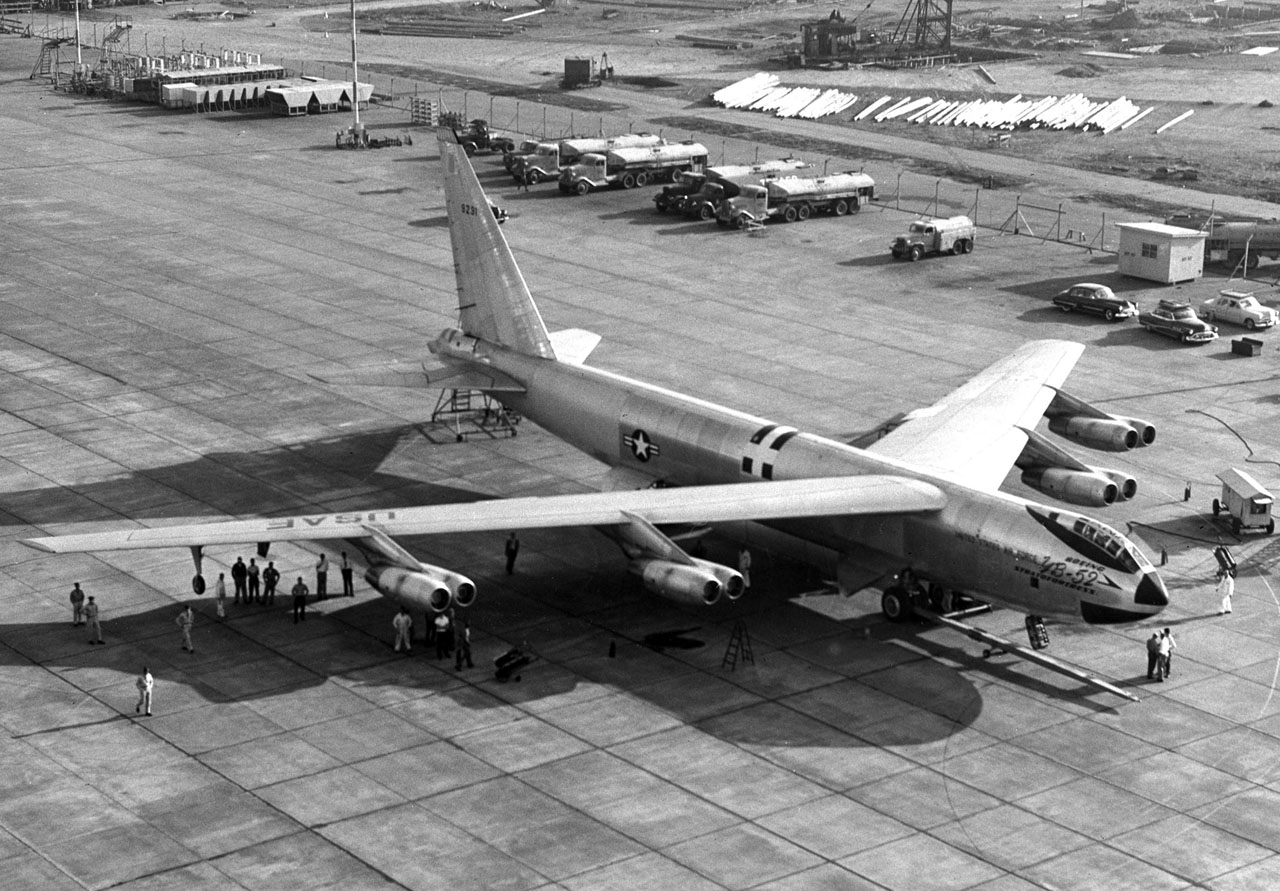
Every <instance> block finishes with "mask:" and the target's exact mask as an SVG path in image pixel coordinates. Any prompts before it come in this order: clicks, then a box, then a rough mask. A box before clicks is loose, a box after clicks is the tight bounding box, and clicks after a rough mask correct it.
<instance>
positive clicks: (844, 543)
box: [435, 332, 1168, 622]
mask: <svg viewBox="0 0 1280 891" xmlns="http://www.w3.org/2000/svg"><path fill="white" fill-rule="evenodd" d="M435 349H436V351H437V352H439V353H442V354H444V355H448V356H452V357H456V358H464V359H468V360H472V361H475V360H479V361H482V362H484V363H485V364H487V365H489V366H490V367H492V368H494V369H497V370H499V371H502V372H504V373H506V374H507V375H509V376H511V377H512V378H514V379H516V380H519V381H521V382H523V383H524V384H525V386H526V388H527V391H526V392H525V393H523V394H512V393H504V394H503V395H502V399H503V402H504V403H505V404H507V405H509V406H510V407H511V408H514V409H516V410H518V411H519V412H521V413H522V414H523V415H525V416H526V417H528V418H530V419H531V420H532V421H534V422H535V423H537V424H538V425H539V426H541V427H543V428H545V429H546V430H547V431H549V432H550V433H552V434H554V435H555V436H557V437H558V438H560V439H562V440H564V441H565V442H568V443H570V444H571V445H573V446H575V447H576V448H578V449H580V450H582V451H583V452H585V453H587V454H589V455H591V456H592V457H594V458H596V459H598V460H600V461H602V462H604V463H605V464H608V465H610V466H614V467H629V468H632V469H635V470H638V471H641V472H642V473H643V474H644V475H646V476H648V477H651V478H653V479H655V480H659V481H661V482H662V483H664V484H668V485H697V484H715V483H744V484H747V483H758V484H766V483H767V481H769V480H784V479H802V478H815V477H833V476H853V475H859V474H873V473H874V474H893V475H898V476H902V477H907V478H912V479H918V480H923V481H926V482H929V483H931V484H932V485H935V486H937V487H938V488H939V489H941V490H942V491H943V492H944V493H945V494H946V496H947V504H946V506H945V507H944V508H943V509H942V510H941V511H937V512H933V513H918V514H892V513H886V514H884V515H871V516H836V517H814V518H811V519H805V520H802V521H795V520H793V521H787V522H785V523H783V522H778V523H772V524H768V525H773V526H775V527H777V528H780V529H782V530H783V531H785V532H787V533H788V534H790V535H793V536H796V537H798V538H801V539H803V540H805V541H807V542H811V543H813V544H815V545H818V546H820V547H822V548H825V549H829V550H831V551H834V552H836V553H837V554H866V553H868V552H869V553H871V554H874V555H875V556H876V557H877V558H879V561H880V562H883V563H885V564H886V565H893V566H897V567H899V568H903V569H907V568H909V569H910V570H912V572H914V573H915V574H916V576H917V577H919V578H921V579H926V580H928V581H930V582H933V583H935V584H938V585H941V586H943V587H946V588H951V589H953V590H957V591H962V592H966V593H970V594H974V595H976V596H978V597H981V598H982V599H984V600H987V601H990V602H993V603H997V604H1000V605H1004V606H1008V607H1010V608H1013V609H1017V610H1021V611H1023V612H1027V613H1030V614H1033V615H1038V616H1043V617H1047V618H1057V619H1061V620H1067V621H1081V620H1084V621H1089V622H1121V621H1133V620H1136V619H1141V618H1144V617H1147V616H1150V615H1154V614H1156V613H1158V612H1159V611H1160V610H1161V609H1162V608H1163V607H1164V606H1165V605H1166V604H1167V602H1168V598H1167V594H1166V592H1165V588H1164V584H1163V582H1162V581H1161V580H1160V578H1159V575H1158V574H1157V573H1156V571H1155V570H1154V569H1153V568H1152V566H1151V563H1150V562H1149V561H1148V560H1147V558H1146V557H1145V556H1144V555H1143V554H1142V552H1141V551H1140V550H1139V549H1138V548H1137V547H1136V546H1134V544H1133V543H1132V542H1130V541H1129V540H1128V539H1126V538H1125V537H1124V536H1122V535H1121V534H1120V533H1118V532H1116V531H1115V530H1114V529H1111V528H1110V527H1108V526H1106V525H1105V524H1103V523H1100V522H1098V521H1096V520H1092V519H1089V518H1087V517H1084V516H1083V515H1081V514H1078V513H1075V512H1072V511H1066V510H1059V509H1056V508H1050V507H1046V506H1044V505H1041V504H1038V503H1036V502H1033V501H1029V500H1026V499H1023V498H1018V497H1016V496H1013V495H1009V494H1006V493H1003V492H985V491H980V490H976V489H973V488H970V487H968V486H964V485H961V484H959V483H956V482H953V481H950V480H948V479H945V478H942V477H938V476H935V475H933V474H930V473H927V472H923V471H921V470H919V469H916V468H913V467H911V466H910V465H907V464H904V463H901V462H899V461H895V460H892V459H888V458H885V457H882V456H879V455H876V454H874V453H872V452H868V451H865V450H862V449H858V448H854V447H853V446H849V445H845V444H844V443H840V442H836V441H834V440H830V439H826V438H824V437H821V436H816V435H813V434H809V433H803V432H800V431H798V430H797V429H796V428H794V427H788V426H785V425H780V424H776V423H773V422H771V421H768V420H766V419H764V418H759V417H755V416H753V415H749V414H745V413H743V412H739V411H735V410H733V409H729V408H726V407H724V406H720V405H716V404H714V403H711V402H707V401H704V400H700V399H697V398H694V397H691V396H687V395H684V394H681V393H676V392H673V391H670V390H666V389H663V388H661V387H656V386H653V385H651V384H646V383H643V382H641V381H635V380H631V379H629V378H625V377H622V376H620V375H616V374H612V373H610V372H607V371H602V370H600V369H596V368H590V367H586V366H577V365H570V364H566V363H561V362H557V361H553V360H547V359H541V358H534V357H529V356H524V355H522V354H519V353H516V352H513V351H510V350H507V349H505V348H502V347H496V346H493V345H491V344H487V343H485V342H483V341H476V340H474V339H473V338H469V337H466V336H465V335H461V334H459V333H457V332H452V333H448V336H447V337H446V336H445V335H442V338H441V340H440V341H437V344H436V346H435Z"/></svg>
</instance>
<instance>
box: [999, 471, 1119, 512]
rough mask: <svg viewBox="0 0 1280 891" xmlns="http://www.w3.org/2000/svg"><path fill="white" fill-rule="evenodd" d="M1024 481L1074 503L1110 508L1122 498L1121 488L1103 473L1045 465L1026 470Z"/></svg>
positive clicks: (1046, 492) (1034, 487)
mask: <svg viewBox="0 0 1280 891" xmlns="http://www.w3.org/2000/svg"><path fill="white" fill-rule="evenodd" d="M1022 482H1023V483H1024V484H1025V485H1028V486H1030V487H1031V488H1033V489H1038V490H1039V491H1041V492H1044V493H1045V494H1047V495H1052V496H1053V497H1055V498H1058V499H1060V500H1062V501H1066V502H1068V503H1070V504H1079V505H1083V506H1085V507H1106V506H1107V505H1108V504H1114V503H1115V502H1116V499H1118V498H1119V497H1120V487H1119V486H1117V485H1116V484H1115V482H1114V481H1112V480H1111V479H1110V478H1108V477H1105V476H1103V475H1102V474H1100V473H1095V472H1093V471H1084V470H1066V469H1064V468H1061V467H1041V468H1032V469H1030V470H1025V471H1023V473H1022Z"/></svg>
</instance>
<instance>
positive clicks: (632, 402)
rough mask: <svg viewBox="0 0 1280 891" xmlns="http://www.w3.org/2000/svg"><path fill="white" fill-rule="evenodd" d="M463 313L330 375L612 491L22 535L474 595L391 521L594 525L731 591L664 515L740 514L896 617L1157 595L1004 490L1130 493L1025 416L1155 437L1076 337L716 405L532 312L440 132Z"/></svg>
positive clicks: (1114, 539)
mask: <svg viewBox="0 0 1280 891" xmlns="http://www.w3.org/2000/svg"><path fill="white" fill-rule="evenodd" d="M440 152H441V156H442V161H443V166H444V180H445V200H446V205H447V210H448V218H449V235H450V239H451V242H452V246H453V257H454V266H455V271H456V275H457V285H458V314H459V322H458V325H457V327H456V328H451V329H448V330H446V331H444V332H443V333H441V334H440V336H439V337H437V338H436V339H435V341H434V342H432V343H431V344H430V349H431V352H432V353H433V354H434V356H435V359H436V361H435V362H434V363H432V364H431V365H430V366H423V365H421V364H419V365H416V366H414V367H412V368H388V369H379V370H377V371H376V372H365V371H361V372H349V373H339V374H334V375H332V376H329V377H328V378H327V380H329V381H331V382H333V383H336V384H366V385H382V386H386V385H395V386H407V387H415V388H420V389H424V390H439V389H442V388H448V389H474V390H481V391H484V392H486V393H489V394H491V395H493V396H494V397H495V398H497V399H498V400H500V401H501V402H502V403H503V404H504V405H505V406H507V407H509V408H511V409H514V410H516V411H519V412H520V413H522V414H523V415H524V416H526V417H527V418H529V419H530V420H532V421H533V422H535V423H537V424H538V425H540V426H541V427H543V428H545V429H546V430H548V431H550V432H551V433H552V434H554V435H556V436H557V437H560V438H561V439H563V440H565V441H566V442H568V443H571V444H572V445H574V446H576V447H577V448H579V449H581V450H582V451H584V452H586V453H587V454H589V455H591V456H593V457H595V458H597V459H599V460H601V461H603V462H605V463H607V464H609V465H611V466H612V467H613V468H615V470H614V472H613V473H612V474H611V475H610V477H609V478H610V480H611V485H613V486H614V488H612V489H610V490H609V491H602V492H596V493H589V494H585V495H557V496H548V497H542V498H521V499H508V500H498V501H483V502H478V503H470V504H447V505H433V506H416V507H415V506H406V507H401V508H396V509H394V510H387V511H377V512H372V513H353V512H346V513H342V514H330V515H316V516H309V517H291V518H278V519H259V520H238V521H230V522H225V523H210V524H200V525H188V526H171V527H165V528H159V529H138V530H135V531H129V532H107V533H96V534H95V533H89V534H82V535H67V536H59V537H48V538H36V539H31V540H29V541H28V542H27V543H28V544H30V545H32V546H34V547H37V548H41V549H43V550H46V551H53V552H59V553H62V552H67V551H87V550H104V549H113V548H142V547H167V546H185V547H189V548H191V551H192V555H193V557H194V559H195V563H196V568H197V576H196V582H195V583H196V585H197V588H200V587H202V586H203V579H202V577H201V575H200V566H201V556H202V553H203V549H204V548H205V547H208V546H212V545H223V544H240V543H246V542H256V543H259V550H260V551H261V552H263V553H265V549H266V547H267V545H268V544H269V543H270V542H273V541H303V540H327V539H345V540H348V541H350V542H351V543H353V544H354V545H356V546H357V547H358V548H359V550H360V551H361V552H362V554H363V555H364V557H365V559H366V561H367V562H368V563H369V567H370V569H369V573H368V575H367V578H369V580H370V582H371V583H372V584H374V585H375V586H376V587H377V588H378V589H379V590H380V591H381V592H382V593H383V594H385V595H387V596H388V597H390V598H391V599H392V600H395V601H396V602H398V603H400V604H403V605H405V606H408V607H410V608H413V609H443V608H445V607H446V606H447V605H448V604H449V603H450V602H463V603H467V602H470V601H471V599H472V598H473V597H474V596H475V586H474V585H473V584H472V582H471V581H470V580H469V579H467V578H465V577H463V576H461V575H459V574H458V573H456V572H451V571H449V570H447V569H445V568H442V567H436V566H431V565H428V564H424V563H422V562H420V561H418V560H417V559H416V558H414V557H413V556H412V555H411V554H409V553H408V552H407V551H406V550H405V549H404V548H403V547H402V546H400V545H399V544H398V543H397V542H396V540H395V539H396V537H398V536H404V535H430V534H433V533H446V532H448V533H456V532H466V531H483V530H502V531H504V532H505V531H507V530H511V529H521V528H533V527H555V526H576V525H591V526H597V527H600V528H602V529H603V530H604V531H605V532H607V533H608V534H609V535H610V536H612V537H613V538H614V539H615V540H616V541H617V542H618V543H619V545H620V546H621V550H622V552H623V556H624V558H625V560H626V561H627V565H628V567H629V568H630V570H631V571H632V572H634V573H635V574H636V575H637V576H639V577H640V578H642V579H643V580H644V583H645V584H646V585H647V586H648V587H649V588H650V589H651V590H653V591H655V592H656V593H658V594H660V595H662V596H665V597H669V598H672V599H675V600H680V601H688V602H692V603H707V604H710V603H714V602H715V601H716V600H718V599H719V598H720V597H721V596H724V597H729V598H733V597H737V596H739V595H740V594H741V593H742V591H743V580H742V577H741V575H740V574H739V573H738V571H737V570H736V569H734V568H732V567H729V566H724V565H721V564H718V563H715V562H711V561H707V560H704V559H700V558H698V557H695V556H693V555H691V554H689V553H687V552H686V551H685V549H684V548H683V547H682V546H681V545H680V544H679V543H678V542H677V541H675V540H674V539H673V537H672V536H671V535H669V534H668V532H666V531H664V529H663V527H664V526H668V527H669V526H671V525H674V524H689V523H692V524H716V523H719V524H734V523H743V522H752V523H753V524H755V525H753V527H752V533H751V534H752V540H753V542H757V543H761V545H763V546H766V547H768V548H769V549H771V550H775V551H777V552H779V553H783V554H791V555H794V556H798V557H801V558H803V559H804V560H807V561H809V562H810V563H813V564H816V565H817V566H818V567H819V568H820V569H821V570H822V571H823V572H824V573H826V574H827V577H828V578H832V579H835V580H836V581H837V583H839V584H840V585H842V586H843V587H845V588H846V589H848V590H850V591H852V590H854V589H857V588H861V587H863V583H864V582H865V581H866V580H867V579H868V578H873V579H878V580H879V585H880V586H881V587H883V595H882V601H881V606H882V609H883V611H884V613H885V614H886V615H887V616H888V617H889V618H890V619H894V620H902V619H905V618H907V617H908V616H909V615H910V614H911V612H912V611H913V609H917V608H919V609H924V608H925V607H926V604H927V603H928V602H930V601H931V600H932V601H933V602H936V601H937V598H938V597H939V595H949V594H951V593H952V592H956V593H962V594H965V595H968V596H971V597H974V598H978V599H981V600H983V601H986V602H989V603H993V604H999V605H1001V606H1004V607H1008V608H1010V609H1014V610H1019V611H1021V612H1024V613H1027V614H1028V615H1029V616H1032V617H1044V618H1053V619H1058V620H1063V621H1077V622H1079V621H1083V622H1090V623H1105V622H1128V621H1134V620H1138V619H1143V618H1146V617H1149V616H1153V615H1155V614H1157V613H1159V612H1160V610H1161V609H1163V608H1164V606H1165V605H1166V604H1167V603H1168V595H1167V593H1166V590H1165V586H1164V583H1163V582H1162V581H1161V579H1160V576H1159V575H1158V573H1157V572H1156V570H1155V569H1154V568H1153V567H1152V565H1151V563H1150V561H1148V559H1147V558H1146V556H1145V555H1144V554H1143V553H1142V552H1141V551H1140V550H1139V549H1138V548H1137V547H1136V546H1135V545H1134V543H1133V542H1131V541H1130V540H1129V539H1127V538H1126V537H1125V536H1124V535H1122V534H1121V533H1120V532H1118V531H1116V530H1115V529H1113V528H1111V527H1110V526H1108V525H1106V524H1105V523H1102V522H1100V521H1099V520H1096V519H1093V518H1091V517H1088V516H1086V515H1084V514H1082V513H1077V512H1075V511H1071V510H1065V509H1062V508H1059V507H1049V506H1046V505H1044V504H1041V503H1038V502H1037V501H1035V500H1031V499H1029V498H1024V497H1020V496H1019V495H1015V494H1011V493H1008V492H1003V491H1001V490H1000V486H1001V485H1002V483H1003V482H1004V480H1005V478H1006V477H1007V476H1008V474H1009V471H1010V470H1011V469H1012V468H1014V467H1015V466H1016V467H1017V468H1019V470H1020V471H1021V480H1022V482H1023V483H1024V484H1026V485H1027V486H1029V487H1031V488H1032V489H1035V490H1038V491H1040V492H1043V493H1045V494H1047V495H1050V496H1052V497H1054V498H1055V499H1057V500H1059V501H1062V502H1066V503H1068V504H1073V505H1077V506H1081V507H1103V506H1105V505H1108V504H1111V503H1113V502H1115V501H1119V500H1124V499H1128V498H1131V497H1133V495H1134V493H1135V491H1136V482H1135V481H1134V479H1133V478H1132V477H1131V476H1129V475H1128V474H1126V473H1124V472H1122V471H1118V470H1112V469H1107V468H1104V467H1095V466H1092V465H1090V464H1086V463H1084V462H1082V461H1081V460H1079V459H1078V458H1076V457H1075V456H1074V455H1072V454H1071V453H1069V452H1067V451H1066V450H1065V449H1064V448H1063V447H1062V446H1060V445H1059V444H1058V443H1057V442H1055V441H1053V440H1051V439H1050V438H1049V436H1047V435H1046V434H1044V433H1041V432H1039V431H1038V429H1037V427H1038V426H1039V425H1040V422H1041V421H1042V420H1043V421H1046V424H1045V426H1046V427H1047V429H1048V433H1051V434H1056V435H1059V436H1062V437H1065V438H1067V439H1070V440H1073V441H1075V442H1077V443H1080V444H1082V445H1084V446H1087V447H1091V448H1094V449H1099V450H1103V451H1113V452H1118V451H1124V450H1128V449H1133V448H1141V447H1143V446H1146V445H1148V444H1150V443H1151V442H1152V441H1153V440H1154V437H1155V431H1154V428H1153V427H1152V426H1151V425H1150V424H1147V423H1146V422H1143V421H1141V420H1138V419H1136V418H1128V417H1120V416H1113V415H1110V414H1107V413H1105V412H1103V411H1101V410H1099V409H1097V408H1095V407H1093V406H1091V405H1089V404H1088V403H1086V402H1084V401H1083V400H1081V399H1079V398H1077V397H1074V396H1072V395H1070V394H1069V393H1067V392H1065V391H1064V390H1063V389H1062V385H1063V383H1064V381H1065V380H1066V377H1067V375H1068V374H1069V372H1070V371H1071V369H1072V367H1073V366H1074V365H1075V363H1076V361H1077V359H1078V358H1079V357H1080V355H1081V353H1082V352H1083V349H1084V348H1083V347H1082V346H1081V345H1079V344H1076V343H1069V342H1062V341H1039V342H1034V343H1028V344H1026V345H1024V346H1023V347H1021V348H1020V349H1018V350H1016V351H1015V352H1014V353H1013V354H1012V355H1009V356H1007V357H1005V358H1004V359H1001V360H1000V361H998V362H996V363H995V364H994V365H992V366H991V367H989V368H987V369H986V370H985V371H983V372H981V373H980V374H978V375H977V376H976V377H974V378H973V379H972V380H970V381H969V382H968V383H966V384H964V385H963V386H961V387H960V388H959V389H957V390H956V391H955V392H953V393H951V394H950V395H949V396H947V397H946V398H944V399H942V400H941V401H939V402H937V403H936V404H934V405H932V406H930V407H928V408H926V409H921V410H917V411H914V412H911V413H909V414H907V415H905V416H901V417H899V418H898V419H896V420H895V421H894V422H892V423H889V424H886V425H885V426H884V427H882V428H880V429H879V430H877V431H876V432H875V435H874V436H870V437H867V438H866V440H865V441H861V442H859V443H858V444H856V445H854V444H847V443H843V442H839V441H835V440H832V439H828V438H825V437H822V436H818V435H815V434H813V433H808V432H805V431H804V429H803V428H800V427H794V426H787V425H784V424H780V423H777V422H775V421H771V420H769V419H766V418H761V417H756V416H754V415H751V414H748V413H746V412H742V411H738V410H735V409H732V408H727V407H723V406H720V405H715V404H713V403H711V402H707V401H705V400H702V399H698V398H696V397H693V396H688V395H684V394H681V393H677V392H673V391H671V390H667V389H663V388H661V387H656V386H653V385H651V384H646V383H643V382H640V381H636V380H632V379H629V378H626V377H622V376H621V375H617V374H614V373H611V372H608V371H604V370H602V369H598V368H593V367H589V366H587V365H586V364H584V363H585V360H586V359H587V357H588V355H589V354H590V353H591V351H592V350H593V349H594V347H595V346H596V344H597V343H598V342H599V338H598V337H597V336H596V335H594V334H591V333H589V332H586V331H580V330H570V331H560V332H555V333H548V331H547V329H546V327H545V326H544V324H543V321H542V317H541V316H540V314H539V312H538V308H537V306H536V305H535V303H534V301H533V299H532V297H531V296H530V293H529V290H528V288H527V287H526V285H525V281H524V278H523V276H522V275H521V273H520V270H519V268H518V267H517V265H516V262H515V259H514V257H513V256H512V253H511V250H510V248H509V247H508V245H507V242H506V239H505V237H504V236H503V233H502V230H501V229H500V228H499V226H498V224H497V222H496V221H495V220H494V219H493V216H492V215H491V214H489V213H482V212H480V210H478V208H479V209H483V208H485V207H486V206H487V203H486V198H485V195H484V192H483V191H482V189H481V188H480V185H479V182H478V181H477V179H476V176H475V173H474V171H473V170H472V168H471V164H470V162H469V161H468V159H467V157H466V155H465V154H464V152H463V149H462V148H461V147H460V146H458V145H457V144H456V142H454V141H452V140H444V139H442V140H441V141H440Z"/></svg>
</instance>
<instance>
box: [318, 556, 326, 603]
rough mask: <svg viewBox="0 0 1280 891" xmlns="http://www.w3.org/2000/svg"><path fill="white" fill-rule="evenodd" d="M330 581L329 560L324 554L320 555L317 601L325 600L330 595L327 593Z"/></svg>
mask: <svg viewBox="0 0 1280 891" xmlns="http://www.w3.org/2000/svg"><path fill="white" fill-rule="evenodd" d="M328 581H329V558H328V557H326V556H325V555H324V554H321V555H320V560H319V562H317V563H316V600H324V599H325V597H327V596H328V595H327V594H326V593H325V592H326V589H327V585H328Z"/></svg>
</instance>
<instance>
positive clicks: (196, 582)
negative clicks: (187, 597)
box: [191, 572, 204, 594]
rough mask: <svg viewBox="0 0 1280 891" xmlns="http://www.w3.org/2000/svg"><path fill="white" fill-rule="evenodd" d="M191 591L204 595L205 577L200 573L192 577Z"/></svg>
mask: <svg viewBox="0 0 1280 891" xmlns="http://www.w3.org/2000/svg"><path fill="white" fill-rule="evenodd" d="M191 590H192V591H195V592H196V593H197V594H203V593H204V576H202V575H201V574H200V573H198V572H197V573H196V574H195V575H193V576H192V577H191Z"/></svg>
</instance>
